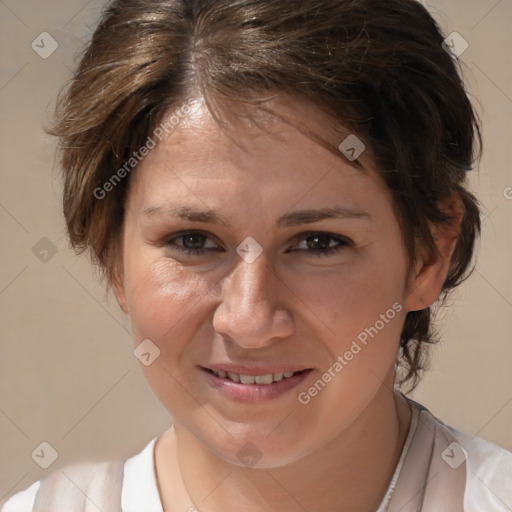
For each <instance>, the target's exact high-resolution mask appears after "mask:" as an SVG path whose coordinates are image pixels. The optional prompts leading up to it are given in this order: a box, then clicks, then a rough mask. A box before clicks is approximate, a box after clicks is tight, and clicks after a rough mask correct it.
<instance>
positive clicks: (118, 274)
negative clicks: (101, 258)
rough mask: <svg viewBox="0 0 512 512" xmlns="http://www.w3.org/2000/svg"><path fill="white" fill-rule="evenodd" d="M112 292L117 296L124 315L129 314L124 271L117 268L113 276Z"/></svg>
mask: <svg viewBox="0 0 512 512" xmlns="http://www.w3.org/2000/svg"><path fill="white" fill-rule="evenodd" d="M112 290H113V291H114V294H115V296H116V299H117V302H118V304H119V307H120V308H121V309H122V310H123V312H124V313H126V314H128V313H129V311H128V306H127V303H126V290H125V286H124V277H123V273H122V271H121V270H120V269H119V268H117V267H116V269H115V270H114V275H113V276H112Z"/></svg>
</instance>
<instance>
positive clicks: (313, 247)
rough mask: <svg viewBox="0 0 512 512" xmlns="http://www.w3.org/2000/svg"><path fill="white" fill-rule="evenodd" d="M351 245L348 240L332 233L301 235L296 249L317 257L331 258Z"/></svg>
mask: <svg viewBox="0 0 512 512" xmlns="http://www.w3.org/2000/svg"><path fill="white" fill-rule="evenodd" d="M350 244H351V241H350V240H349V239H348V238H345V237H342V236H339V235H332V234H330V233H304V234H303V235H300V237H299V242H298V244H297V246H296V247H298V248H296V249H293V251H306V252H309V253H311V254H313V255H315V256H329V255H330V254H334V253H336V252H338V251H339V250H341V249H342V248H343V247H344V246H348V245H350Z"/></svg>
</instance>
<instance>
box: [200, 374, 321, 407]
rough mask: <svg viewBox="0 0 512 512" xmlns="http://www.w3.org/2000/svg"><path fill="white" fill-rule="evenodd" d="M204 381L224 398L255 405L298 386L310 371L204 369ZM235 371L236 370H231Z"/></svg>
mask: <svg viewBox="0 0 512 512" xmlns="http://www.w3.org/2000/svg"><path fill="white" fill-rule="evenodd" d="M200 369H201V370H202V373H203V375H204V376H205V378H206V382H207V383H208V384H209V386H210V387H212V388H213V389H215V390H217V391H220V392H221V393H222V395H224V396H225V397H227V398H230V399H234V400H237V401H242V402H259V401H264V400H271V399H275V398H278V397H280V396H282V395H284V394H286V393H287V392H289V391H291V390H292V389H294V388H295V387H297V386H298V385H299V384H300V383H302V382H303V381H304V380H305V379H306V378H307V377H308V376H309V374H310V373H311V372H312V371H313V369H312V368H305V369H296V370H294V369H291V368H289V367H288V368H260V369H254V368H242V367H237V368H226V367H224V368H218V367H215V368H205V367H200ZM235 370H236V371H235Z"/></svg>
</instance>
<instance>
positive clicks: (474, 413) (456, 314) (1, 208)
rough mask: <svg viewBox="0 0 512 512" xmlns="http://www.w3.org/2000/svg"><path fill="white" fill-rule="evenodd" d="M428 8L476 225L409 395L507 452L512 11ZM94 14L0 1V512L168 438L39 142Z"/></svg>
mask: <svg viewBox="0 0 512 512" xmlns="http://www.w3.org/2000/svg"><path fill="white" fill-rule="evenodd" d="M424 3H426V4H427V5H428V7H429V8H430V9H431V10H432V11H433V12H434V13H435V17H436V19H437V20H438V21H439V23H440V24H441V26H442V27H443V28H444V30H445V32H446V33H447V34H448V33H450V32H452V31H457V32H459V33H460V34H461V35H462V36H463V37H464V38H465V39H466V40H467V41H468V43H469V48H468V50H467V51H466V52H465V53H464V55H463V56H462V60H463V62H464V74H465V77H466V80H467V84H468V88H469V90H470V91H471V94H472V95H473V96H474V97H475V102H476V103H477V104H478V105H479V106H478V111H479V113H480V115H481V116H482V119H483V123H484V136H485V146H484V147H485V155H484V158H483V161H482V165H481V170H480V172H479V173H478V174H477V173H475V174H473V175H472V181H473V187H474V189H475V191H476V192H477V194H478V196H479V197H480V198H481V201H482V203H483V206H484V207H485V212H486V217H485V221H484V235H483V239H482V244H481V246H482V248H481V251H480V257H479V263H478V269H477V271H476V272H475V274H474V275H473V276H472V278H471V279H470V280H469V281H468V282H467V283H466V284H465V285H464V286H462V288H461V289H460V292H459V293H458V294H457V296H454V297H453V300H451V301H450V303H449V305H448V307H447V308H445V314H444V315H443V319H442V320H441V321H440V327H441V328H442V330H443V332H444V336H443V340H444V342H443V344H442V345H440V346H438V347H437V348H436V349H435V351H434V357H433V363H432V371H431V372H430V373H429V374H428V375H427V376H426V378H425V379H424V381H423V383H422V384H421V386H420V387H419V389H418V390H417V391H416V392H415V393H414V395H413V396H414V397H415V398H416V399H417V400H419V401H421V402H422V403H424V404H425V405H427V406H428V407H429V408H431V410H432V411H433V412H434V413H436V414H437V415H439V416H440V417H441V418H442V419H444V420H445V421H447V422H448V423H450V424H452V425H453V426H455V427H457V428H458V429H460V430H463V431H466V432H468V433H470V434H478V435H479V436H481V437H484V438H486V439H489V440H492V441H494V442H496V443H498V444H501V445H502V446H503V447H505V448H507V449H509V450H512V435H511V432H512V429H511V426H512V372H511V371H510V366H511V362H512V343H511V333H512V272H511V246H512V245H511V244H512V189H509V194H508V197H510V198H511V199H510V200H507V199H506V197H505V195H506V194H505V191H506V190H507V187H512V172H511V169H510V162H511V161H512V155H511V146H512V144H511V119H512V87H511V85H512V79H511V68H512V66H511V55H512V52H511V49H512V47H511V46H512V45H511V36H510V19H512V1H511V0H501V1H496V0H471V1H469V0H450V1H440V0H438V1H433V2H424ZM102 4H103V2H102V1H100V0H91V1H89V2H87V1H86V0H65V1H64V0H51V1H50V0H47V1H45V2H40V1H37V0H17V1H16V0H0V55H1V61H0V62H1V65H0V115H1V121H2V122H1V125H0V158H1V166H0V180H1V181H0V233H1V235H0V236H1V244H0V255H1V256H0V257H1V265H0V315H1V321H0V502H1V501H2V498H4V497H6V496H7V495H8V494H11V493H13V492H14V491H16V490H20V489H22V488H25V487H27V486H28V485H29V484H30V483H31V482H33V481H35V480H36V479H38V478H40V477H41V476H43V475H44V474H46V473H47V472H49V471H52V470H54V469H56V468H58V467H60V466H62V465H64V464H67V463H69V462H71V461H76V460H77V459H81V458H83V457H102V458H110V457H115V456H119V455H122V456H127V455H130V454H133V453H135V452H136V451H137V450H139V449H140V448H142V446H143V445H144V444H145V443H146V442H147V441H148V440H149V439H151V438H152V437H153V436H155V435H156V434H157V433H159V432H161V431H162V430H163V429H165V428H167V427H168V425H169V424H170V418H169V416H168V414H167V413H166V412H165V411H164V410H163V408H162V407H161V406H160V405H159V403H158V402H157V400H156V399H155V398H154V397H153V396H152V394H151V392H150V390H149V388H148V386H147V385H146V383H145V381H144V380H143V378H142V374H141V372H140V370H139V368H138V362H137V360H136V359H135V358H134V357H133V354H132V346H131V337H130V334H129V327H128V323H127V319H126V318H125V317H124V316H123V315H122V314H121V313H120V311H119V310H118V307H117V304H116V303H115V301H114V300H112V299H111V300H107V297H106V295H105V292H104V290H103V288H102V287H101V286H100V285H99V284H98V282H97V280H96V278H95V276H94V275H93V273H92V272H91V270H90V268H89V265H88V263H87V261H86V260H85V259H84V258H81V259H79V258H76V257H75V256H74V255H73V254H72V253H71V251H70V250H69V249H68V247H67V241H66V239H65V237H64V228H63V226H64V225H63V220H62V218H61V213H60V208H61V207H60V193H61V185H60V183H59V175H58V169H56V168H55V165H54V147H53V144H54V142H53V141H51V140H50V139H49V138H48V137H47V136H45V135H44V134H43V131H42V129H41V126H42V123H43V122H44V121H45V120H46V119H47V116H48V112H49V111H50V109H51V106H52V103H53V101H54V98H55V93H56V91H57V90H58V88H59V87H60V85H62V84H63V82H64V81H65V80H66V79H67V78H69V76H70V68H72V67H73V61H74V54H75V53H76V51H77V49H78V48H79V47H80V45H82V44H83V43H84V42H85V41H86V40H87V37H88V35H89V34H90V32H91V30H92V27H94V24H95V22H96V20H97V19H98V15H99V9H100V6H101V5H102ZM43 31H46V32H49V33H50V34H51V35H52V37H53V38H54V39H55V40H56V41H57V42H58V45H59V47H58V49H57V50H56V51H55V53H53V54H52V55H51V56H50V57H48V58H47V59H43V58H41V57H40V56H39V55H38V54H37V53H36V52H35V51H34V50H33V49H32V48H31V42H32V41H33V40H34V39H35V38H36V36H38V35H39V34H40V33H41V32H43ZM46 48H48V47H46ZM43 237H46V238H47V239H49V240H50V241H51V242H52V244H54V246H55V248H56V249H57V251H58V252H57V253H56V254H55V255H54V256H53V257H51V259H49V261H47V262H46V263H44V262H42V261H40V260H39V259H38V258H37V257H36V256H35V255H34V254H33V252H32V248H33V247H34V246H35V244H37V243H38V242H39V241H40V239H41V238H43ZM39 243H42V244H43V246H44V244H48V242H39ZM43 249H44V247H43ZM49 256H51V253H48V257H49ZM43 441H46V442H49V443H50V444H51V445H52V446H53V447H54V448H55V449H56V450H57V452H58V453H59V457H58V459H57V460H56V462H55V463H54V464H53V465H52V466H51V467H50V468H49V469H47V470H43V469H41V468H40V467H39V466H38V465H37V464H36V463H35V462H34V460H33V459H32V458H31V453H32V452H33V451H34V449H35V448H36V447H38V446H39V445H40V443H41V442H43Z"/></svg>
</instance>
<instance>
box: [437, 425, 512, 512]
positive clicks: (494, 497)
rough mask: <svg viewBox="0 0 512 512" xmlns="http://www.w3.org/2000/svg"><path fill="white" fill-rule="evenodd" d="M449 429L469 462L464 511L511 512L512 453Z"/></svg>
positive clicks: (467, 465) (467, 463)
mask: <svg viewBox="0 0 512 512" xmlns="http://www.w3.org/2000/svg"><path fill="white" fill-rule="evenodd" d="M447 428H448V429H449V430H450V431H451V433H452V434H453V436H454V438H455V439H456V442H457V443H459V445H460V446H461V447H462V449H463V452H462V453H463V456H464V457H465V459H466V494H465V498H464V504H465V510H467V512H476V511H477V510H482V507H484V509H485V510H496V511H507V512H508V511H510V510H512V453H511V452H509V451H508V450H505V449H504V448H501V447H499V446H497V445H495V444H494V443H491V442H489V441H486V440H485V439H482V438H480V437H474V436H470V435H469V434H466V433H464V432H460V431H458V430H456V429H454V428H452V427H447ZM477 504H478V507H479V508H476V505H477Z"/></svg>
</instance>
